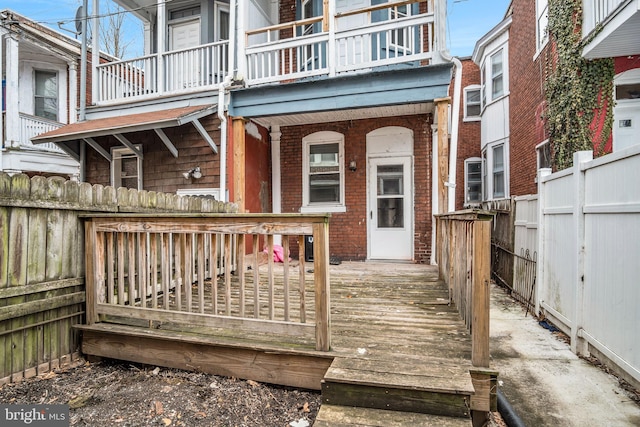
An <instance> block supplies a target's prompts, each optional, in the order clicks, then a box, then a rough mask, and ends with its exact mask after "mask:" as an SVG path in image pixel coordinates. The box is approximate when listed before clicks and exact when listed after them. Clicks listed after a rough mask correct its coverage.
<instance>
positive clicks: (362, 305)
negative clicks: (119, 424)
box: [79, 263, 495, 426]
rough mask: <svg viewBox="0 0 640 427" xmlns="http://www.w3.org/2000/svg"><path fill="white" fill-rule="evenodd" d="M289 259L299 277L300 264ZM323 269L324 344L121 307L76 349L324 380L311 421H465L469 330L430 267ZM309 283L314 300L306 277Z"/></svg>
mask: <svg viewBox="0 0 640 427" xmlns="http://www.w3.org/2000/svg"><path fill="white" fill-rule="evenodd" d="M263 268H266V266H262V267H261V268H260V270H261V274H262V273H263V272H262V270H263ZM276 268H282V267H281V266H276ZM290 268H291V277H293V278H295V277H298V275H297V271H295V270H298V269H299V266H295V265H294V266H291V267H290ZM304 268H305V269H306V270H309V269H310V268H312V266H311V264H308V265H304ZM330 278H331V339H332V346H331V350H330V351H329V352H323V351H317V350H315V344H314V343H315V341H314V339H313V337H309V336H298V337H295V336H292V337H289V338H286V339H285V338H283V336H282V335H281V334H268V333H263V332H261V333H258V332H254V333H248V332H245V331H243V332H242V333H238V331H234V330H233V328H229V329H224V328H211V327H198V326H195V325H194V326H190V327H185V326H184V325H182V324H173V323H171V322H157V321H150V320H140V319H133V318H122V317H121V318H112V319H108V318H107V319H104V320H106V321H102V322H99V323H95V324H93V325H84V326H80V327H79V328H80V329H82V330H83V339H82V351H83V352H84V353H85V354H89V355H94V356H101V357H109V358H115V359H121V360H130V361H135V362H140V363H146V364H152V365H159V366H168V367H174V368H180V369H187V370H196V371H203V372H209V373H214V374H218V375H225V376H234V377H239V378H247V379H252V380H256V381H262V382H267V383H274V384H281V385H287V386H293V387H301V388H308V389H315V390H322V401H323V406H322V408H321V411H320V413H319V415H318V418H317V420H316V424H315V425H317V426H332V425H381V426H382V425H384V426H391V425H439V426H440V425H443V426H446V425H471V421H470V420H471V419H470V415H471V409H476V408H474V402H473V399H474V398H473V396H474V390H475V389H474V383H473V381H472V375H471V373H470V372H474V368H473V366H472V363H471V345H472V343H471V337H470V335H469V333H468V332H467V329H466V327H465V324H464V322H463V321H462V320H461V318H460V315H459V314H458V311H457V309H456V308H455V307H453V306H451V305H450V304H449V290H448V288H447V285H446V284H445V283H444V282H442V281H440V280H438V270H437V267H432V266H424V265H415V264H388V263H343V264H341V265H339V266H331V268H330ZM306 285H307V286H306V288H307V295H306V298H307V300H308V304H309V305H311V306H312V305H313V301H314V296H313V291H314V289H313V282H312V281H309V282H308V283H307V284H306ZM195 298H197V295H194V299H195ZM279 306H280V302H279V301H275V308H276V310H277V309H278V307H279ZM263 307H264V306H263ZM310 308H312V307H310ZM310 312H311V313H314V310H310ZM311 316H313V314H312V315H311ZM308 320H310V321H313V319H308ZM111 322H114V323H111ZM116 322H117V323H116ZM487 372H488V370H484V371H483V372H482V374H483V375H485V376H484V377H483V378H485V379H486V375H487ZM476 374H477V373H476ZM489 374H491V373H489ZM489 377H490V378H492V379H493V381H495V374H493V375H489ZM476 385H477V384H476ZM488 398H489V397H488V396H487V397H486V399H488ZM362 408H371V409H367V410H365V409H362ZM363 411H366V412H363ZM388 411H399V412H394V413H392V414H390V413H389V412H388ZM423 414H430V415H429V416H427V415H423ZM425 417H428V418H425ZM365 420H366V422H365ZM402 420H404V421H402Z"/></svg>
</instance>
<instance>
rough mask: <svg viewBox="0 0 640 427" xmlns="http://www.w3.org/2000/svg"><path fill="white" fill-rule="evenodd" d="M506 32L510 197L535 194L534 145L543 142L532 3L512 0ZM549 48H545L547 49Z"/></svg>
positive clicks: (541, 61) (541, 74) (542, 59)
mask: <svg viewBox="0 0 640 427" xmlns="http://www.w3.org/2000/svg"><path fill="white" fill-rule="evenodd" d="M512 6H513V16H512V22H511V28H510V30H509V93H510V95H509V103H510V105H509V110H510V120H509V125H510V130H511V136H510V140H509V156H510V164H509V169H510V193H511V196H519V195H524V194H532V193H537V191H538V190H537V184H536V183H535V178H536V173H537V171H536V169H537V160H536V149H535V147H536V145H538V144H539V143H541V142H542V141H544V140H545V139H546V138H547V135H546V133H545V124H544V121H543V119H542V114H543V113H544V105H545V104H544V98H543V87H544V80H545V70H546V69H547V62H546V61H547V60H548V52H547V49H544V50H543V52H542V53H541V54H540V55H539V56H538V57H537V58H536V59H535V60H534V59H533V57H534V55H535V53H536V27H535V24H536V7H535V2H534V1H529V0H514V1H513V3H512ZM547 46H549V45H547Z"/></svg>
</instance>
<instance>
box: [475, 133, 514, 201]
mask: <svg viewBox="0 0 640 427" xmlns="http://www.w3.org/2000/svg"><path fill="white" fill-rule="evenodd" d="M499 145H502V146H503V147H504V148H503V152H502V153H503V154H502V155H503V157H504V170H503V175H504V195H503V196H500V197H494V188H493V163H494V162H493V151H494V149H495V148H496V147H497V146H499ZM482 159H483V163H482V168H483V169H482V170H483V172H482V191H483V199H484V200H485V201H486V200H502V199H508V198H509V197H510V192H511V189H510V187H509V179H510V174H509V170H510V167H511V166H510V161H509V139H501V140H500V141H496V142H493V143H491V144H488V145H487V146H486V147H485V149H484V150H483V151H482Z"/></svg>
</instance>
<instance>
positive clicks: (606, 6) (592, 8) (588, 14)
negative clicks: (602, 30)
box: [582, 0, 627, 37]
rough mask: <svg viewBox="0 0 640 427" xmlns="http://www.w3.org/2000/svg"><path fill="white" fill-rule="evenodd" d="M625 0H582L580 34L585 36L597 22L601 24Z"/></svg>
mask: <svg viewBox="0 0 640 427" xmlns="http://www.w3.org/2000/svg"><path fill="white" fill-rule="evenodd" d="M626 1H627V0H583V1H582V36H583V37H586V36H587V35H589V33H591V32H592V31H593V30H594V29H595V28H596V27H597V26H598V24H603V23H604V22H605V21H606V19H607V18H608V17H609V16H611V14H612V13H613V12H614V11H615V10H616V9H617V8H618V7H619V6H620V5H621V4H622V3H625V2H626Z"/></svg>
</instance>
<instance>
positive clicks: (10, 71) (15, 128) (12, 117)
mask: <svg viewBox="0 0 640 427" xmlns="http://www.w3.org/2000/svg"><path fill="white" fill-rule="evenodd" d="M6 40H7V43H6V49H7V55H6V81H7V99H6V100H5V107H6V113H5V116H4V117H5V123H6V125H5V132H6V135H5V141H6V144H5V147H19V146H20V114H19V107H18V99H20V96H19V87H18V73H19V70H20V68H19V66H18V40H16V39H14V38H13V37H12V36H11V35H8V36H7V38H6Z"/></svg>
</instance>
